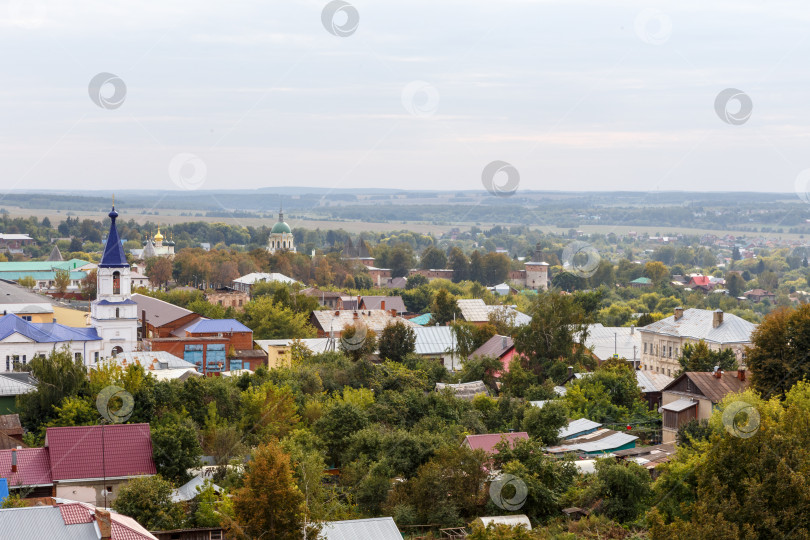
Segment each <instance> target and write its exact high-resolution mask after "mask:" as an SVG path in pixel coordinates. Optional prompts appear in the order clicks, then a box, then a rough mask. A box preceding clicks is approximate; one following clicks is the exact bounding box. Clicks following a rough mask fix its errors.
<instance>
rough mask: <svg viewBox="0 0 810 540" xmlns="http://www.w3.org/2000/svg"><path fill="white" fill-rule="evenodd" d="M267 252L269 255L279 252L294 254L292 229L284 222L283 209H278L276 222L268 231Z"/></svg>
mask: <svg viewBox="0 0 810 540" xmlns="http://www.w3.org/2000/svg"><path fill="white" fill-rule="evenodd" d="M267 251H269V252H270V253H277V252H279V251H292V252H293V253H294V252H295V242H294V241H293V234H292V229H290V226H289V225H287V224H286V223H285V222H284V209H283V208H281V207H279V210H278V221H277V222H276V224H275V225H273V228H272V229H271V230H270V238H268V240H267Z"/></svg>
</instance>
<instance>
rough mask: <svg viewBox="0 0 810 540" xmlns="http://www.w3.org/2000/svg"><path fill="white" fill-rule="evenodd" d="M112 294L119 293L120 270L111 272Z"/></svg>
mask: <svg viewBox="0 0 810 540" xmlns="http://www.w3.org/2000/svg"><path fill="white" fill-rule="evenodd" d="M113 294H121V272H119V271H118V270H116V271H115V272H113Z"/></svg>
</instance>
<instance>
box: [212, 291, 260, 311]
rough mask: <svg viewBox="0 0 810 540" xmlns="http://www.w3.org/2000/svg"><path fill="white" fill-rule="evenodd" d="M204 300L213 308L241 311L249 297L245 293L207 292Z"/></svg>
mask: <svg viewBox="0 0 810 540" xmlns="http://www.w3.org/2000/svg"><path fill="white" fill-rule="evenodd" d="M205 299H206V300H208V303H209V304H213V305H215V306H222V307H223V308H225V309H227V308H229V307H232V308H234V309H238V310H239V311H242V309H244V305H245V304H247V303H248V302H249V301H250V295H248V294H247V293H246V292H242V291H239V292H208V293H206V294H205Z"/></svg>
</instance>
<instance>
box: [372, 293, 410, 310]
mask: <svg viewBox="0 0 810 540" xmlns="http://www.w3.org/2000/svg"><path fill="white" fill-rule="evenodd" d="M383 302H385V309H389V310H390V309H395V310H397V313H404V312H406V311H408V308H406V307H405V302H403V300H402V297H401V296H363V297H361V298H360V306H361V307H362V308H363V309H382V303H383Z"/></svg>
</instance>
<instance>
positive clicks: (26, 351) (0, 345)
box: [0, 334, 109, 373]
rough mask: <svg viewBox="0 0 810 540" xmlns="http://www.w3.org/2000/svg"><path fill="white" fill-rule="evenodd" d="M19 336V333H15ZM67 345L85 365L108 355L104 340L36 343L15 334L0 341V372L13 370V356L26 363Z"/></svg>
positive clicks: (72, 353)
mask: <svg viewBox="0 0 810 540" xmlns="http://www.w3.org/2000/svg"><path fill="white" fill-rule="evenodd" d="M17 337H19V334H17ZM65 346H67V347H68V349H69V350H70V353H71V355H72V356H73V358H76V355H77V354H78V355H80V357H81V359H82V361H83V362H84V365H85V366H90V365H91V364H93V363H95V362H96V361H97V360H101V359H103V358H105V357H107V356H109V354H108V352H105V351H104V342H103V341H101V340H95V341H63V342H58V343H36V342H32V341H29V340H28V339H27V338H19V339H15V336H14V335H12V336H9V337H8V338H6V339H4V340H3V341H0V373H2V372H6V371H14V358H15V356H16V357H18V361H19V362H20V363H22V364H28V363H30V362H31V360H32V359H33V358H34V357H35V356H36V355H38V354H40V355H43V356H48V355H49V354H50V353H51V351H52V350H54V349H56V350H61V349H62V348H63V347H65Z"/></svg>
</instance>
